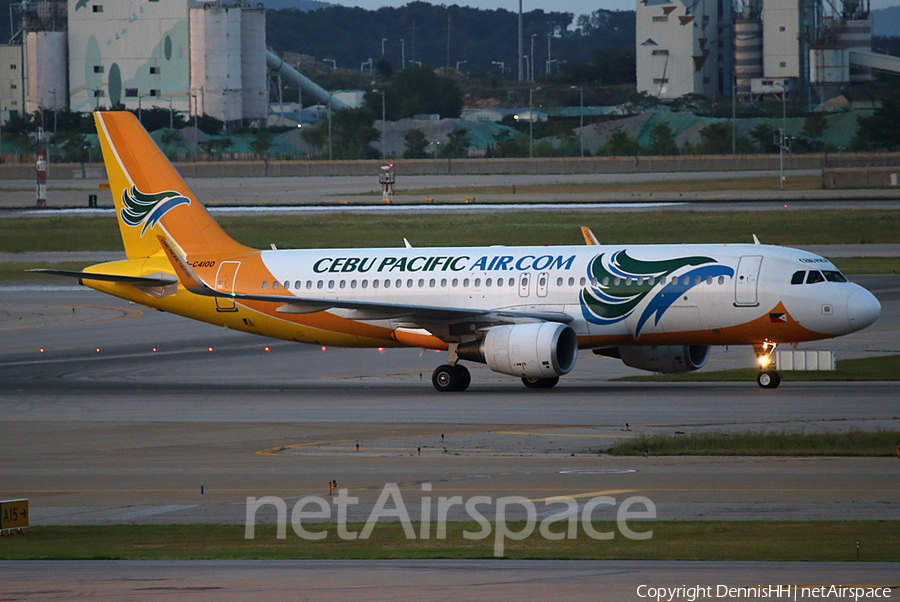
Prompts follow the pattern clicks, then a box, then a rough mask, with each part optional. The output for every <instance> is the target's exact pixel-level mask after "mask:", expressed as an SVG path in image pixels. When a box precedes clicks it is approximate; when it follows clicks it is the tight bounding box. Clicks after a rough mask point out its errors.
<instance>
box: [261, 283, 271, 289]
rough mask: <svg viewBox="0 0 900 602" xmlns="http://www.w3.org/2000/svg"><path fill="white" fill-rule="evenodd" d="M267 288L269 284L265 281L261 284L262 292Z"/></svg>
mask: <svg viewBox="0 0 900 602" xmlns="http://www.w3.org/2000/svg"><path fill="white" fill-rule="evenodd" d="M267 288H269V283H268V282H267V281H266V282H263V283H262V290H266V289H267Z"/></svg>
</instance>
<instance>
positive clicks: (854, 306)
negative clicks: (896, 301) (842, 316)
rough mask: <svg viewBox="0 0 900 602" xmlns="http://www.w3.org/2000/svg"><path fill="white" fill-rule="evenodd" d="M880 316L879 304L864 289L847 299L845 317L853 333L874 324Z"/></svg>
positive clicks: (873, 296)
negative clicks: (848, 320)
mask: <svg viewBox="0 0 900 602" xmlns="http://www.w3.org/2000/svg"><path fill="white" fill-rule="evenodd" d="M880 315H881V303H879V302H878V299H876V298H875V295H873V294H872V293H870V292H869V291H867V290H866V289H864V288H861V289H859V290H858V291H856V292H855V293H853V294H852V295H850V297H848V298H847V317H848V318H849V319H850V327H851V328H852V329H853V330H854V331H857V330H862V329H863V328H865V327H866V326H869V325H870V324H874V323H875V320H877V319H878V316H880Z"/></svg>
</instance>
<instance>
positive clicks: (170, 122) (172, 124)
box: [169, 96, 175, 130]
mask: <svg viewBox="0 0 900 602" xmlns="http://www.w3.org/2000/svg"><path fill="white" fill-rule="evenodd" d="M174 123H175V115H174V113H173V112H172V97H171V96H170V97H169V129H170V130H171V129H173V127H174Z"/></svg>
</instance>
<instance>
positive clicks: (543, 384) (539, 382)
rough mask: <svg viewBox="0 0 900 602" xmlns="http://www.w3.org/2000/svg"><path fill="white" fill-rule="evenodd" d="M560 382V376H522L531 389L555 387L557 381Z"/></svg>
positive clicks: (523, 381)
mask: <svg viewBox="0 0 900 602" xmlns="http://www.w3.org/2000/svg"><path fill="white" fill-rule="evenodd" d="M558 382H559V377H558V376H554V377H552V378H529V377H527V376H523V377H522V383H524V385H525V386H526V387H528V388H529V389H549V388H551V387H555V386H556V383H558Z"/></svg>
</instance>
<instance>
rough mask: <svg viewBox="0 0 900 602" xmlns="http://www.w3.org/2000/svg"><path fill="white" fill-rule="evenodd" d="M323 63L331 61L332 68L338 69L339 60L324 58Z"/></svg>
mask: <svg viewBox="0 0 900 602" xmlns="http://www.w3.org/2000/svg"><path fill="white" fill-rule="evenodd" d="M322 62H323V63H331V68H332V69H334V70H337V61H336V60H334V59H322Z"/></svg>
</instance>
